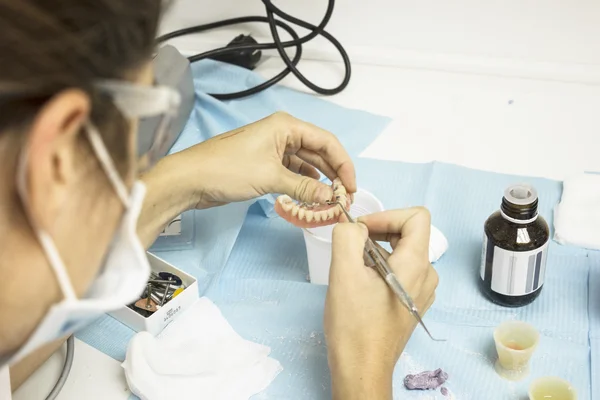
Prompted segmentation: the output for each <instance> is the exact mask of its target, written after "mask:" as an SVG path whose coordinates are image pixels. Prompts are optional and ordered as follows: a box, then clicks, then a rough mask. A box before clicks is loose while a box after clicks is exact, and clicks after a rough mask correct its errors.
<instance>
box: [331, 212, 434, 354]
mask: <svg viewBox="0 0 600 400" xmlns="http://www.w3.org/2000/svg"><path fill="white" fill-rule="evenodd" d="M327 204H329V205H332V204H337V205H339V206H340V207H341V208H342V211H343V212H344V214H345V215H346V218H348V221H350V222H352V223H356V221H355V220H354V218H352V217H351V216H350V213H349V212H348V211H346V207H344V205H343V204H342V203H340V202H339V201H329V202H327ZM365 255H366V256H367V257H368V258H369V259H370V260H371V262H372V263H373V264H374V266H375V267H374V268H375V269H376V270H377V272H378V273H379V275H381V277H382V278H383V279H384V280H385V282H386V283H387V285H388V286H389V287H390V289H392V291H393V292H394V293H395V294H396V296H398V298H399V299H400V301H401V302H402V304H404V306H405V307H406V308H407V309H408V311H409V312H410V313H411V314H412V315H413V316H414V317H415V318H416V320H417V321H418V322H419V324H420V325H421V326H422V327H423V329H425V332H427V334H428V335H429V337H430V338H431V340H435V341H436V342H445V341H446V339H436V338H434V337H433V336H431V333H429V329H427V327H426V326H425V324H424V323H423V320H422V319H421V316H420V315H419V310H418V309H417V306H416V305H415V303H414V302H413V300H412V298H411V297H410V295H409V294H408V293H407V292H406V290H404V288H403V287H402V285H401V284H400V282H399V281H398V278H397V277H396V274H394V271H392V269H391V268H390V266H389V265H388V263H387V261H386V259H385V257H384V256H383V255H382V254H381V252H380V251H379V249H378V248H377V246H376V245H375V242H374V241H373V240H371V238H367V241H366V243H365Z"/></svg>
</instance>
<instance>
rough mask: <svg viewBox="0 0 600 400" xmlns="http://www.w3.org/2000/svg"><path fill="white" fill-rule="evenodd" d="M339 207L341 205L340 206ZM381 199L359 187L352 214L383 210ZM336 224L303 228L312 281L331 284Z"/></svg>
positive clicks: (360, 214)
mask: <svg viewBox="0 0 600 400" xmlns="http://www.w3.org/2000/svg"><path fill="white" fill-rule="evenodd" d="M338 207H339V206H338ZM383 210H384V208H383V204H381V201H379V199H378V198H377V197H375V196H374V195H372V194H371V193H369V192H367V191H366V190H362V189H358V191H357V192H356V193H354V203H353V204H352V206H351V207H350V210H349V212H350V215H351V216H352V217H353V218H358V217H360V216H363V215H368V214H373V213H376V212H379V211H383ZM334 226H335V225H327V226H321V227H318V228H306V229H302V232H303V233H304V243H305V245H306V255H307V258H308V273H309V276H310V282H311V283H314V284H316V285H327V284H329V267H330V264H331V235H332V233H333V227H334Z"/></svg>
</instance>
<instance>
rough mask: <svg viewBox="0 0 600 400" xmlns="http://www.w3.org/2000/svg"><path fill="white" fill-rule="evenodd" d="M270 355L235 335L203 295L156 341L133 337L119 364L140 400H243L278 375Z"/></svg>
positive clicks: (141, 334)
mask: <svg viewBox="0 0 600 400" xmlns="http://www.w3.org/2000/svg"><path fill="white" fill-rule="evenodd" d="M270 351H271V349H270V348H269V347H267V346H263V345H260V344H257V343H253V342H250V341H248V340H245V339H243V338H242V337H240V336H239V335H238V334H237V333H236V332H235V331H234V330H233V328H232V327H231V325H229V323H228V322H227V320H225V318H224V317H223V315H222V314H221V312H220V310H219V309H218V308H217V306H216V305H215V304H213V303H212V301H210V300H209V299H208V298H206V297H203V298H201V299H200V300H199V301H198V302H197V303H196V304H194V305H193V306H192V307H191V308H190V309H188V310H187V311H186V312H185V313H184V314H183V315H181V316H180V317H179V318H178V319H177V320H175V321H174V322H172V323H171V324H170V325H168V326H167V327H166V328H165V330H163V331H162V332H161V333H160V335H158V337H156V338H155V337H153V336H152V335H151V334H150V333H148V332H139V333H137V334H136V335H135V336H134V337H133V338H132V339H131V341H130V342H129V345H128V348H127V355H126V358H125V361H124V362H123V364H122V365H123V368H124V369H125V377H126V378H127V384H128V385H129V388H130V390H131V392H132V393H134V394H135V395H137V396H138V397H139V398H140V399H142V400H158V399H161V400H162V399H170V398H173V399H178V400H186V399H214V400H221V399H222V400H247V399H249V398H250V397H251V396H253V395H255V394H257V393H259V392H261V391H263V390H264V389H266V388H267V387H268V386H269V384H270V383H271V382H272V381H273V379H275V377H276V376H277V375H278V374H279V372H281V371H282V367H281V364H280V363H279V362H278V361H277V360H274V359H272V358H270V357H268V355H269V353H270Z"/></svg>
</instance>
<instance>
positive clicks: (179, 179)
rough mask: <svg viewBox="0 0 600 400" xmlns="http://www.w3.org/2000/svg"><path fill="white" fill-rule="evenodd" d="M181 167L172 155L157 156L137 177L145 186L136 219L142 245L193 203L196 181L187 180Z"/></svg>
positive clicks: (177, 159)
mask: <svg viewBox="0 0 600 400" xmlns="http://www.w3.org/2000/svg"><path fill="white" fill-rule="evenodd" d="M185 168H186V165H185V160H182V159H180V158H179V154H174V155H171V156H167V157H165V158H163V159H161V160H160V161H159V162H158V164H156V165H155V166H154V168H152V169H151V170H150V171H149V172H148V173H146V174H144V175H143V176H142V177H141V180H142V182H144V184H145V185H146V197H145V198H144V204H143V207H142V211H141V214H140V218H139V221H138V235H139V237H140V239H141V240H142V242H143V243H144V245H146V247H147V246H149V245H150V244H152V242H153V241H154V240H155V239H156V237H157V236H158V234H159V233H160V232H161V231H162V230H163V229H164V227H165V226H166V225H167V224H168V223H169V222H170V221H171V220H173V218H175V217H176V216H177V215H179V214H181V213H182V212H184V211H187V210H190V209H192V208H193V207H194V205H195V203H194V201H195V196H196V193H195V192H196V191H195V187H197V186H198V183H197V182H195V183H194V184H192V182H189V179H188V178H187V176H186V171H185Z"/></svg>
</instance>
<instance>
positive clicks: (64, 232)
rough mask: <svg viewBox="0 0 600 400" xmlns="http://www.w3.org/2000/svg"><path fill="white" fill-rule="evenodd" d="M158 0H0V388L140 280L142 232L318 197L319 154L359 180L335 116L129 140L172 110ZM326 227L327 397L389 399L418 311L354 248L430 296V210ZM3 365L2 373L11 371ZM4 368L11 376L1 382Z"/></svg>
mask: <svg viewBox="0 0 600 400" xmlns="http://www.w3.org/2000/svg"><path fill="white" fill-rule="evenodd" d="M163 6H164V5H163V4H162V3H161V1H160V0H138V1H122V0H19V1H15V0H0V27H2V28H1V29H2V35H0V60H1V62H0V400H5V399H10V392H11V387H12V389H13V390H14V389H16V388H17V387H18V386H19V385H20V384H21V383H22V382H23V381H24V380H25V379H26V378H27V377H28V376H29V375H30V374H31V373H32V372H33V371H34V370H35V369H36V368H38V367H39V366H40V365H41V364H42V363H43V362H44V361H45V360H46V359H47V358H48V357H49V355H50V354H52V352H54V351H55V350H56V349H57V348H58V347H59V346H60V345H61V344H62V343H63V342H64V340H65V339H66V338H67V337H68V336H69V335H71V334H72V333H73V332H74V331H76V330H77V329H79V328H81V327H82V326H85V325H86V324H87V323H89V322H90V321H91V320H93V319H94V318H96V317H98V316H99V315H101V314H102V313H105V312H107V311H110V310H113V309H117V308H120V307H122V306H123V305H124V304H127V303H128V302H130V301H132V300H134V299H135V298H136V297H137V296H138V294H139V293H140V292H141V291H142V290H143V287H144V283H145V282H146V279H147V276H148V273H149V266H148V261H147V259H146V256H145V248H146V247H148V246H150V245H151V243H152V242H153V241H154V239H155V238H156V237H157V235H158V233H159V232H160V231H161V230H162V229H163V227H164V226H165V225H166V224H167V223H168V222H169V221H170V220H171V219H172V218H174V217H175V216H176V215H178V214H179V213H181V212H183V211H185V210H189V209H203V208H208V207H215V206H219V205H223V204H226V203H230V202H237V201H244V200H248V199H252V198H256V197H259V196H262V195H264V194H267V193H285V194H288V195H290V196H291V197H293V198H294V199H297V200H300V201H306V202H323V201H324V200H326V199H328V198H330V197H331V196H332V192H331V188H330V187H328V186H326V185H324V184H322V183H320V182H318V180H317V179H315V178H318V173H317V169H318V170H320V171H322V172H323V173H324V174H325V175H327V176H328V177H329V178H331V179H333V178H335V177H336V176H339V177H340V178H341V180H342V182H343V184H344V186H345V187H346V188H347V189H348V191H349V192H353V191H355V190H356V181H355V171H354V166H353V164H352V161H351V159H350V157H349V156H348V154H347V153H346V151H345V150H344V149H343V148H342V146H341V145H340V143H339V142H338V140H337V139H336V138H335V136H334V135H332V134H331V133H329V132H326V131H324V130H322V129H319V128H318V127H316V126H313V125H310V124H308V123H305V122H302V121H299V120H297V119H295V118H293V117H292V116H289V115H286V114H274V115H271V116H269V117H267V118H265V119H262V120H260V121H257V122H255V123H253V124H250V125H248V126H245V127H242V128H240V129H237V130H235V131H232V132H228V133H225V134H222V135H219V136H216V137H214V138H212V139H210V140H208V141H206V142H203V143H200V144H198V145H196V146H194V147H191V148H189V149H187V150H185V151H182V152H179V153H176V154H174V155H171V156H167V157H165V158H162V159H160V160H158V157H157V154H160V152H161V151H162V150H163V149H162V142H161V138H162V137H163V136H162V134H163V133H164V126H162V127H159V128H158V129H157V131H156V132H155V133H154V138H153V140H154V142H153V144H152V146H151V147H150V148H148V149H147V151H146V152H144V154H137V153H136V149H137V140H138V137H137V129H136V127H137V123H138V121H139V119H140V118H144V117H150V116H157V115H161V116H162V117H163V118H164V121H168V119H169V116H171V115H173V112H174V110H175V111H176V107H177V104H178V101H177V100H178V97H177V93H176V92H172V91H171V90H170V89H169V88H164V87H156V86H154V85H153V79H152V77H153V74H152V70H151V64H150V59H151V56H152V52H153V50H154V46H155V42H154V39H155V37H156V34H157V25H158V22H159V17H160V14H161V12H162V8H163ZM360 221H361V222H362V223H361V224H348V223H340V224H338V225H337V226H336V228H335V230H334V235H333V257H332V266H331V275H330V285H329V288H328V292H327V299H326V303H325V320H324V328H325V334H326V339H327V349H328V359H329V366H330V370H331V379H332V385H333V393H334V398H335V399H346V400H352V399H366V398H368V399H391V398H392V372H393V370H394V365H395V364H396V362H397V360H398V357H399V356H400V354H401V352H402V350H403V348H404V346H405V344H406V343H407V341H408V339H409V338H410V336H411V334H412V332H413V330H414V328H415V325H416V324H415V321H414V319H413V318H412V317H411V316H410V314H409V313H408V312H407V311H406V310H405V309H404V308H403V306H402V305H401V304H400V303H399V302H398V301H397V300H396V298H395V297H393V295H392V294H391V292H390V291H389V289H388V288H387V286H386V285H385V284H384V282H383V281H382V280H381V278H379V276H378V275H377V274H376V272H375V271H373V270H371V269H369V268H367V267H365V266H364V264H363V257H362V256H363V246H364V242H365V239H366V237H367V234H370V235H371V236H372V237H373V238H375V239H377V240H382V241H389V242H390V243H391V245H392V247H393V248H394V251H393V253H392V254H391V256H390V257H389V263H390V264H391V266H392V267H393V268H394V269H395V271H396V273H397V275H398V277H399V279H400V280H401V281H402V283H403V284H404V285H405V287H406V288H407V289H408V291H409V292H410V293H411V294H412V296H413V297H414V298H415V300H416V303H417V306H418V307H419V308H420V309H421V310H426V309H427V308H428V307H429V306H430V305H431V303H432V302H433V299H434V291H435V287H436V285H437V275H436V273H435V271H434V270H433V268H432V267H431V265H430V264H429V261H428V243H429V227H430V221H429V215H428V213H427V211H426V210H423V209H421V208H414V209H406V210H391V211H386V212H383V213H378V214H374V215H370V216H367V217H363V218H361V220H360ZM9 370H10V373H9ZM11 382H12V386H11Z"/></svg>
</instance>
